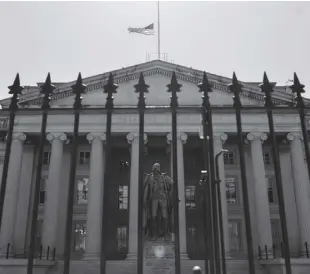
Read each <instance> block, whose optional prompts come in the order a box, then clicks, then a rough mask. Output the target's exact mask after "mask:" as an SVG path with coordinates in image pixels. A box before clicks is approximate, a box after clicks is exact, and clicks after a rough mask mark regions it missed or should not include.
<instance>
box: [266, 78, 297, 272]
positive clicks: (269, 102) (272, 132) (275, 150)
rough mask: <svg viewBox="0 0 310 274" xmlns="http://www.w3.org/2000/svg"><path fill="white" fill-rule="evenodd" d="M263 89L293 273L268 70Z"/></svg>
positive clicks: (287, 266) (285, 241) (288, 269)
mask: <svg viewBox="0 0 310 274" xmlns="http://www.w3.org/2000/svg"><path fill="white" fill-rule="evenodd" d="M260 87H261V91H262V92H263V93H264V94H265V98H264V99H265V109H266V112H267V117H268V125H269V131H270V140H271V142H272V155H273V164H274V165H273V166H274V173H275V178H276V186H277V194H278V202H279V203H278V204H279V214H280V221H281V231H282V240H283V244H284V248H283V255H284V259H285V269H286V274H291V273H292V267H291V258H290V247H289V240H288V232H287V220H286V215H285V203H284V194H283V182H282V175H281V166H280V159H279V150H278V143H277V138H276V133H275V126H274V119H273V111H272V108H273V107H274V102H273V98H272V96H271V94H272V92H273V85H272V84H271V83H270V82H269V80H268V77H267V74H266V72H264V79H263V83H262V84H261V85H260Z"/></svg>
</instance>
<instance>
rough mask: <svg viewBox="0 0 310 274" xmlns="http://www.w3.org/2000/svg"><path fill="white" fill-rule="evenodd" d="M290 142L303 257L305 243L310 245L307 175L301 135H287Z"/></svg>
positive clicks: (309, 204)
mask: <svg viewBox="0 0 310 274" xmlns="http://www.w3.org/2000/svg"><path fill="white" fill-rule="evenodd" d="M287 139H288V140H289V141H290V150H291V158H292V169H293V178H294V190H295V201H296V207H297V217H298V227H299V240H300V243H299V245H300V247H299V248H300V254H301V255H302V256H304V255H305V253H306V249H305V242H307V243H308V245H310V200H309V175H308V172H307V166H306V163H305V160H304V152H303V143H302V135H301V134H299V133H289V134H287Z"/></svg>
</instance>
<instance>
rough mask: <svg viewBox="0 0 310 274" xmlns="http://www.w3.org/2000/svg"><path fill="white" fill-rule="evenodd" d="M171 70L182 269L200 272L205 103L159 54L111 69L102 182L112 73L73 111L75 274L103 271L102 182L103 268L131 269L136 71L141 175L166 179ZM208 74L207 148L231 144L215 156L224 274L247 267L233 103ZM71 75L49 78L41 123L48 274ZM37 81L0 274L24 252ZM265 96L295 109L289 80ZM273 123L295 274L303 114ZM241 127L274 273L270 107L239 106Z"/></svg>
mask: <svg viewBox="0 0 310 274" xmlns="http://www.w3.org/2000/svg"><path fill="white" fill-rule="evenodd" d="M173 71H176V75H177V78H178V81H179V83H180V84H182V88H181V92H180V93H178V100H179V106H180V108H179V111H178V125H177V126H178V139H177V142H178V184H179V198H180V206H179V230H180V251H181V259H182V262H181V265H182V271H183V272H182V273H184V274H185V273H189V271H190V269H191V268H192V267H193V266H194V265H196V264H199V265H201V266H202V267H203V264H204V263H203V259H204V242H203V240H202V239H203V225H202V214H203V213H202V210H201V209H200V207H199V206H198V205H197V204H196V199H195V197H196V195H197V193H196V192H195V190H196V185H197V182H198V181H199V179H200V172H201V170H202V169H203V164H202V163H203V154H202V143H201V139H200V135H201V114H200V108H199V106H200V105H201V103H202V100H201V94H200V93H199V92H198V88H197V84H198V83H199V82H200V81H201V79H202V72H201V71H198V70H194V69H192V68H186V67H182V66H177V65H175V64H170V63H167V62H163V61H158V60H157V61H151V62H147V63H143V64H139V65H136V66H132V67H127V68H122V69H119V70H116V71H113V75H114V79H115V83H116V84H117V85H118V90H117V91H118V93H117V94H115V96H114V98H115V99H114V104H115V108H116V109H115V111H114V112H113V118H112V136H113V138H112V157H111V159H109V162H108V163H107V168H108V172H109V179H108V180H107V181H105V182H104V181H103V174H104V166H105V165H104V161H103V159H104V157H103V156H104V141H105V118H106V117H105V114H104V112H103V111H102V109H103V108H104V105H105V102H106V94H104V93H103V85H104V84H105V82H106V81H107V79H108V76H109V73H110V72H108V73H104V74H100V75H96V76H91V77H87V78H84V79H83V82H84V84H86V85H87V90H86V94H85V95H84V96H83V105H84V109H83V111H82V112H81V118H80V137H79V138H80V140H79V147H78V157H77V159H76V161H77V172H76V185H75V193H74V195H75V201H74V216H73V231H72V266H71V273H77V274H79V273H84V272H83V271H84V270H85V269H86V268H87V267H92V269H93V271H94V272H88V273H99V272H96V271H95V270H94V269H97V268H98V265H99V254H100V244H101V216H102V212H101V209H102V202H103V189H104V191H105V192H107V193H108V195H107V196H106V197H107V199H108V200H107V204H108V210H107V220H108V227H107V231H108V239H109V240H108V243H107V244H108V248H107V251H108V254H107V258H108V264H107V271H108V272H107V273H108V274H110V273H136V272H135V264H136V258H137V217H138V157H139V154H138V125H139V117H138V112H137V110H136V105H137V94H136V93H135V92H134V87H133V86H134V85H135V84H137V82H138V77H139V74H140V73H141V72H143V73H144V76H145V81H146V83H147V84H148V85H149V86H150V87H149V93H148V94H147V95H146V104H147V106H148V108H147V109H146V112H145V155H146V162H145V172H146V173H148V172H150V171H151V167H152V164H153V163H154V162H156V161H159V162H160V164H161V169H162V171H163V172H167V173H168V174H169V175H171V153H170V144H171V134H170V132H171V113H170V109H169V104H170V95H169V93H167V87H166V85H167V84H169V82H170V78H171V74H172V72H173ZM259 77H260V76H258V78H259ZM208 78H209V81H210V82H211V84H212V86H213V93H212V94H210V100H211V104H212V106H213V107H214V110H213V129H214V136H213V138H214V150H215V153H218V152H220V151H221V150H222V149H223V148H224V149H227V150H228V152H225V153H224V154H223V156H221V157H220V158H219V170H220V178H221V180H222V183H221V197H222V208H223V216H222V218H223V224H224V240H225V254H226V257H227V267H228V271H229V273H248V272H247V266H248V264H247V256H246V255H247V244H246V237H245V222H244V213H243V201H242V188H241V177H240V165H239V157H238V153H239V151H238V146H237V139H236V122H235V112H234V109H233V108H228V107H231V106H232V103H233V100H232V94H231V93H230V92H229V89H228V85H229V84H230V83H231V79H228V78H225V77H221V76H217V75H213V74H208ZM42 80H43V79H42ZM21 81H22V76H21ZM74 82H75V81H71V82H66V83H54V85H55V86H56V90H55V92H54V94H53V96H52V98H51V107H52V108H53V109H55V110H53V111H52V112H51V113H50V114H49V117H48V122H47V132H48V134H47V136H46V145H45V150H44V160H43V170H42V180H41V190H40V206H39V217H38V232H37V243H36V245H37V247H38V248H37V250H39V246H40V245H41V244H42V247H43V253H44V252H46V250H47V248H48V247H49V248H50V249H51V250H53V249H54V248H55V250H56V261H48V262H47V261H46V260H45V258H43V259H42V261H41V262H36V263H41V266H42V265H43V266H44V267H45V268H44V267H43V268H44V269H48V268H50V267H51V268H50V270H46V273H61V272H60V270H61V269H62V259H63V253H64V236H65V221H66V205H67V197H68V181H69V169H70V151H71V137H72V131H73V112H72V110H70V108H71V107H72V105H73V99H74V95H73V94H72V90H71V86H72V84H74ZM259 83H260V82H257V83H253V82H251V83H247V82H242V84H243V93H242V95H241V100H242V104H243V105H244V106H258V107H259V106H261V107H262V106H263V105H264V98H263V96H264V94H262V93H261V91H260V88H259V87H258V84H259ZM39 86H40V83H38V85H37V86H28V87H25V89H24V90H23V94H22V96H21V99H20V102H19V105H20V110H19V111H18V113H17V116H16V122H15V126H14V135H13V144H12V150H11V158H10V165H9V170H8V179H7V190H6V197H5V202H4V212H3V224H2V228H1V232H0V248H1V253H2V254H5V253H6V249H7V244H8V243H10V254H9V259H1V260H0V273H4V272H1V271H4V270H6V271H7V270H8V269H9V268H10V269H11V271H13V272H8V273H18V271H20V269H22V268H23V267H25V265H26V260H25V259H24V258H25V256H26V255H27V247H28V245H29V237H30V235H29V234H30V231H29V227H30V220H31V214H32V201H33V191H34V181H35V167H36V165H37V156H38V153H37V145H38V137H39V133H40V126H41V114H40V111H39V108H40V104H41V100H42V96H41V95H40V94H39V91H40V87H39ZM273 98H274V101H275V103H276V104H277V105H279V106H286V105H290V104H291V102H292V99H293V94H292V93H291V90H290V89H289V88H287V87H284V86H275V88H274V94H273ZM9 102H10V99H9V98H8V99H4V100H2V101H0V104H1V105H2V108H3V109H6V108H7V107H8V105H9ZM150 106H152V107H151V108H150ZM0 115H1V117H0V119H1V131H2V136H3V142H2V143H1V149H2V150H1V153H2V154H1V155H3V154H4V149H5V141H4V136H5V132H6V130H7V114H5V113H4V114H3V113H2V114H1V112H0ZM274 119H275V130H276V134H277V142H278V145H279V158H280V163H281V172H282V180H283V188H284V199H285V210H286V217H287V225H288V235H289V243H290V249H291V250H290V252H291V258H292V265H293V270H294V272H293V273H296V274H297V273H310V263H309V259H307V258H305V253H306V249H305V243H310V223H309V222H310V190H309V178H308V171H307V165H306V162H305V159H304V147H303V142H302V139H301V128H300V121H299V116H298V113H297V112H296V111H294V110H290V111H289V110H287V109H284V108H283V111H282V110H279V111H277V112H275V114H274ZM242 123H243V131H244V132H245V133H247V135H246V138H245V144H246V145H245V158H246V171H247V181H248V191H249V193H248V195H249V199H250V213H251V225H252V237H253V248H254V252H255V256H256V257H257V258H258V257H259V254H258V247H261V249H262V250H264V248H265V245H267V246H268V249H270V250H272V249H273V250H274V255H275V257H276V258H275V259H274V258H273V256H274V255H270V254H269V257H270V258H269V259H268V260H259V259H258V260H257V271H258V273H266V274H267V273H268V272H267V270H264V269H266V268H264V267H263V266H264V265H273V266H274V267H276V268H277V269H278V270H280V269H281V266H283V265H284V262H283V259H281V241H282V237H281V228H280V217H279V208H278V197H277V191H276V186H275V174H274V167H273V157H272V153H271V142H270V140H269V139H268V137H269V134H268V132H269V127H268V121H267V116H266V113H265V111H264V110H263V109H261V110H260V109H257V108H256V109H253V110H245V111H244V112H243V114H242ZM43 257H44V256H43ZM13 258H14V259H13ZM96 267H97V268H96ZM57 271H59V272H57ZM97 271H98V270H97ZM298 271H299V272H298ZM302 271H303V272H302ZM5 273H7V272H5ZM269 273H270V272H269ZM279 273H280V272H279Z"/></svg>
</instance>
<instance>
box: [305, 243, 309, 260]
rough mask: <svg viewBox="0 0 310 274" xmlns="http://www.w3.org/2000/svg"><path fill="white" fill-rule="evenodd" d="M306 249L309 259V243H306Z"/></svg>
mask: <svg viewBox="0 0 310 274" xmlns="http://www.w3.org/2000/svg"><path fill="white" fill-rule="evenodd" d="M305 247H306V255H307V258H309V250H308V243H307V242H305Z"/></svg>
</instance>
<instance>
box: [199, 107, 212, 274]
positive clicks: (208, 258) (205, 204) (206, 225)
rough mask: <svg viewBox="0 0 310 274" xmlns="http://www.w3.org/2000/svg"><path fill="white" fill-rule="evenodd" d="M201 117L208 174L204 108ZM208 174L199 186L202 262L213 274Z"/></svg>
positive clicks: (205, 169)
mask: <svg viewBox="0 0 310 274" xmlns="http://www.w3.org/2000/svg"><path fill="white" fill-rule="evenodd" d="M201 115H202V129H203V138H202V147H203V158H204V161H203V162H204V171H206V172H208V170H209V154H208V144H207V134H208V133H207V127H206V124H205V123H206V118H205V111H204V108H202V114H201ZM208 173H209V172H208ZM208 173H207V174H201V186H202V190H203V197H202V215H203V231H204V242H205V254H204V258H205V259H204V261H205V273H206V274H208V273H209V272H210V273H214V263H213V259H212V256H213V245H212V219H211V208H210V205H211V201H210V189H209V185H208V183H207V182H208V176H209V174H208ZM210 228H211V231H210ZM209 232H210V233H209ZM209 265H210V266H209ZM209 267H210V269H209ZM212 271H213V272H212Z"/></svg>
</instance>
